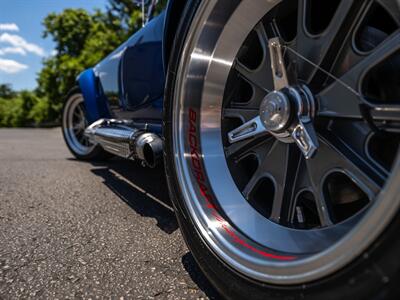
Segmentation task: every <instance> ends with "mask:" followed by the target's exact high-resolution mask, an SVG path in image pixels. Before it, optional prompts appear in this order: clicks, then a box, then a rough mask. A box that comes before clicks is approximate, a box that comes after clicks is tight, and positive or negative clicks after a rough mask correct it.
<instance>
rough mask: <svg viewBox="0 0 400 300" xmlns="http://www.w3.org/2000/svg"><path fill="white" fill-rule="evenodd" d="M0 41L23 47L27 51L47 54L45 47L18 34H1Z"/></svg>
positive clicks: (39, 54) (40, 54)
mask: <svg viewBox="0 0 400 300" xmlns="http://www.w3.org/2000/svg"><path fill="white" fill-rule="evenodd" d="M0 42H3V43H8V44H10V45H11V46H14V47H19V48H22V49H23V50H25V51H26V52H31V53H34V54H36V55H38V56H45V52H44V50H43V48H41V47H39V46H38V45H35V44H32V43H28V42H27V41H26V40H25V39H24V38H23V37H21V36H19V35H16V34H9V33H3V34H1V35H0Z"/></svg>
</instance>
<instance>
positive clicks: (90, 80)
mask: <svg viewBox="0 0 400 300" xmlns="http://www.w3.org/2000/svg"><path fill="white" fill-rule="evenodd" d="M97 80H98V79H97V78H96V76H95V74H94V71H93V69H87V70H85V71H83V72H82V73H81V74H79V76H78V79H77V81H78V84H79V87H80V89H81V91H82V95H83V98H84V101H85V108H86V118H87V119H88V121H89V123H93V122H95V121H97V120H99V119H101V118H110V110H109V108H108V105H107V101H106V100H105V97H104V95H103V93H102V91H100V90H99V88H98V86H99V85H98V84H97Z"/></svg>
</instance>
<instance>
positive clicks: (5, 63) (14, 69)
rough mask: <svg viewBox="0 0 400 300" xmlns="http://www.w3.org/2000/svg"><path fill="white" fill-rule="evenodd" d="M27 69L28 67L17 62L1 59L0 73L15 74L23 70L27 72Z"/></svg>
mask: <svg viewBox="0 0 400 300" xmlns="http://www.w3.org/2000/svg"><path fill="white" fill-rule="evenodd" d="M27 68H28V66H27V65H24V64H21V63H19V62H17V61H15V60H11V59H2V58H0V71H2V72H5V73H8V74H15V73H18V72H21V71H23V70H26V69H27Z"/></svg>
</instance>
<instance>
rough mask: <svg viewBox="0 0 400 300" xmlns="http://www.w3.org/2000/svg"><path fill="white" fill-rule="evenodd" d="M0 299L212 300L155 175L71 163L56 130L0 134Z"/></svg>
mask: <svg viewBox="0 0 400 300" xmlns="http://www.w3.org/2000/svg"><path fill="white" fill-rule="evenodd" d="M0 298H2V299H16V298H25V299H26V298H35V299H36V298H41V299H43V298H46V299H48V298H51V299H69V298H86V299H87V298H92V299H96V298H113V299H114V298H116V299H142V298H144V299H154V298H159V299H208V298H211V299H216V298H218V295H217V294H216V292H215V291H214V290H213V288H212V287H211V286H210V284H209V283H208V281H207V279H206V278H205V277H204V276H203V275H202V274H201V272H200V270H199V268H198V266H197V265H196V263H195V261H194V259H193V257H192V255H191V254H190V252H189V251H188V249H187V248H186V246H185V244H184V241H183V238H182V236H181V234H180V231H179V228H178V225H177V222H176V219H175V216H174V213H173V210H172V208H171V203H170V200H169V198H168V191H167V188H166V183H165V179H164V174H163V169H162V168H159V169H156V170H150V169H145V168H142V167H140V166H139V165H138V164H135V163H133V162H129V161H125V160H120V159H112V160H111V161H108V162H104V163H85V162H80V161H77V160H75V159H74V158H73V156H72V155H71V154H70V153H69V152H68V150H67V148H66V146H65V145H64V141H63V140H62V136H61V131H60V129H59V128H54V129H1V130H0Z"/></svg>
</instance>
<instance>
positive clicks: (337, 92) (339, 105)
mask: <svg viewBox="0 0 400 300" xmlns="http://www.w3.org/2000/svg"><path fill="white" fill-rule="evenodd" d="M399 49H400V30H398V31H396V32H395V33H394V34H392V35H391V36H390V37H388V38H387V39H386V41H384V42H383V43H382V44H381V45H380V46H378V47H377V48H376V49H375V50H374V51H373V52H372V53H371V54H369V55H368V56H366V57H364V58H363V59H362V60H361V61H360V62H359V63H358V64H357V65H355V66H354V67H353V68H351V69H350V70H349V71H348V72H347V73H346V74H345V75H343V76H342V77H341V78H340V79H339V80H336V81H335V82H333V83H332V84H331V85H330V86H328V87H327V88H325V89H324V90H323V91H322V92H321V93H320V94H319V95H317V99H318V100H319V113H318V114H319V115H320V116H327V117H341V118H358V119H362V118H363V115H362V112H361V111H360V104H365V103H367V102H366V100H367V99H365V98H364V97H363V96H362V95H361V94H360V93H359V87H360V83H361V80H362V78H363V76H364V74H365V72H366V71H367V70H370V69H371V68H372V67H374V66H376V65H378V64H379V63H380V62H382V61H383V60H384V59H385V58H387V57H389V56H390V55H391V54H393V53H395V52H396V51H398V50H399ZM367 105H368V106H371V104H370V103H367ZM372 108H373V110H372V111H371V114H372V117H373V118H374V119H377V120H382V119H383V120H400V116H399V114H398V112H399V111H400V106H399V105H394V106H390V107H389V106H386V107H385V106H382V105H372Z"/></svg>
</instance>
